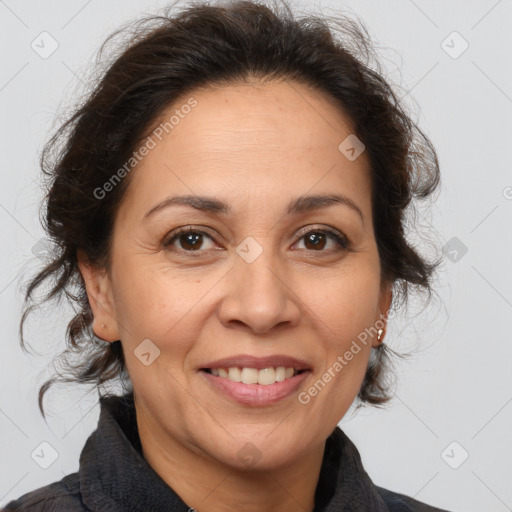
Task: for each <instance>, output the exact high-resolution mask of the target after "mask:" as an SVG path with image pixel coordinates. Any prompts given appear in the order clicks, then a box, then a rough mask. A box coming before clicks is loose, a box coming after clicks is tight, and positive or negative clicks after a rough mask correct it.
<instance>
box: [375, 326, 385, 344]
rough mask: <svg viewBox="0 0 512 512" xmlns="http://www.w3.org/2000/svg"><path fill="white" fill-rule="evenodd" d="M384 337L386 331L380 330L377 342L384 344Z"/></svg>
mask: <svg viewBox="0 0 512 512" xmlns="http://www.w3.org/2000/svg"><path fill="white" fill-rule="evenodd" d="M383 335H384V329H379V330H378V331H377V341H378V342H379V343H382V337H383Z"/></svg>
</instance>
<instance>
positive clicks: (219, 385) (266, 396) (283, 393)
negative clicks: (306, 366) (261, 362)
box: [199, 365, 311, 406]
mask: <svg viewBox="0 0 512 512" xmlns="http://www.w3.org/2000/svg"><path fill="white" fill-rule="evenodd" d="M232 366H236V365H232ZM244 366H245V365H244ZM267 366H272V365H267ZM279 366H285V365H279ZM246 367H247V368H249V367H250V366H246ZM220 368H222V366H220ZM252 368H254V366H252ZM263 368H265V367H263ZM199 373H200V374H201V375H203V376H204V378H205V379H206V380H207V381H208V383H210V384H211V385H212V386H213V387H214V388H215V389H216V390H217V391H220V392H221V393H223V394H225V395H227V396H229V397H230V398H232V399H233V400H235V401H236V402H239V403H242V404H246V405H253V406H263V405H269V404H273V403H276V402H278V401H279V400H282V399H283V398H286V397H287V396H290V395H291V394H292V393H293V392H294V391H295V390H296V389H297V388H298V387H299V386H300V384H301V383H302V382H303V381H304V379H306V378H307V376H308V375H309V374H310V373H311V372H310V371H304V372H302V373H299V374H297V375H295V376H293V377H291V378H289V379H285V380H284V381H282V382H276V383H274V384H269V385H268V386H263V385H261V384H243V383H242V382H234V381H232V380H229V379H228V378H223V377H216V376H215V375H212V374H211V373H208V372H205V371H200V372H199Z"/></svg>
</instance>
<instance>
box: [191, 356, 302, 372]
mask: <svg viewBox="0 0 512 512" xmlns="http://www.w3.org/2000/svg"><path fill="white" fill-rule="evenodd" d="M278 366H284V367H285V368H295V369H297V370H311V367H310V366H309V365H308V363H306V362H305V361H303V360H301V359H296V358H295V357H290V356H286V355H283V354H276V355H273V356H267V357H254V356H250V355H246V354H238V355H236V356H232V357H225V358H223V359H217V360H216V361H212V362H210V363H206V364H205V365H204V366H202V367H201V368H209V369H212V368H234V367H237V368H256V369H257V370H262V369H263V368H269V367H273V368H277V367H278Z"/></svg>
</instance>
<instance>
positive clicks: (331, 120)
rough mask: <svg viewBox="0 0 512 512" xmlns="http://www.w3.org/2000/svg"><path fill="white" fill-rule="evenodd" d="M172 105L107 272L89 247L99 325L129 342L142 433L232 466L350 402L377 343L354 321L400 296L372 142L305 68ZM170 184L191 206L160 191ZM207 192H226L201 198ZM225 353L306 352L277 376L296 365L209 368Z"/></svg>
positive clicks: (326, 421) (283, 443)
mask: <svg viewBox="0 0 512 512" xmlns="http://www.w3.org/2000/svg"><path fill="white" fill-rule="evenodd" d="M191 98H193V100H195V101H193V100H190V99H191ZM189 100H190V101H189ZM184 105H195V106H193V107H190V108H188V107H183V106H184ZM176 111H178V112H176ZM173 114H174V115H175V116H176V117H175V118H174V119H173V124H172V125H171V124H168V125H167V132H168V133H166V130H162V129H161V128H160V129H157V131H156V132H154V133H153V135H152V139H153V141H154V143H155V144H153V143H150V144H149V146H151V147H152V149H149V151H148V154H147V155H146V156H144V157H143V159H142V160H141V162H140V163H139V165H138V166H137V167H136V168H135V169H134V170H133V171H131V172H132V175H131V176H130V178H131V180H132V181H131V183H130V185H129V187H128V190H127V192H126V195H125V196H124V199H123V202H122V203H121V205H120V208H119V210H118V212H117V216H116V221H115V226H114V232H113V244H112V252H111V270H110V272H109V273H108V274H101V273H97V272H96V273H93V274H89V273H88V271H87V270H86V268H85V267H84V266H83V265H81V269H82V272H83V273H84V277H86V282H87V287H88V293H89V297H90V298H91V297H94V298H93V300H91V306H92V307H93V311H94V316H95V320H94V330H95V332H96V334H97V335H98V336H100V337H103V338H104V339H107V340H116V339H120V340H121V342H122V346H123V351H124V355H125V360H126V365H127V368H128V372H129V374H130V377H131V380H132V383H133V388H134V391H135V397H136V408H137V418H138V422H139V428H140V426H141V425H144V432H145V434H144V435H149V434H146V433H147V432H150V435H151V437H152V438H153V439H154V440H155V441H158V443H159V444H160V445H161V446H162V447H165V446H171V445H179V446H181V447H182V448H184V449H185V450H189V451H191V452H193V453H195V454H196V455H201V456H206V457H211V458H212V459H213V460H215V461H217V462H220V463H222V464H226V465H229V466H232V467H239V468H243V467H247V464H248V460H250V459H251V457H252V460H253V461H254V463H256V462H257V464H258V467H259V468H263V469H265V468H276V467H279V466H284V465H286V464H289V463H293V461H294V460H295V459H296V458H298V457H300V456H301V454H302V455H303V454H305V453H307V451H308V450H312V449H314V448H315V447H318V446H319V444H320V443H323V441H324V440H325V438H326V437H327V436H328V435H329V434H330V433H331V432H332V430H333V429H334V428H335V426H336V424H337V423H338V422H339V421H340V420H341V418H342V417H343V415H344V414H345V412H346V411H347V410H348V408H349V407H350V405H351V403H352V402H353V400H354V398H355V397H356V395H357V393H358V391H359V389H360V386H361V382H362V379H363V377H364V374H365V371H366V367H367V363H368V357H369V354H370V350H371V346H372V344H373V346H376V344H377V341H376V338H375V336H374V335H373V333H374V332H375V331H372V336H370V337H368V339H367V341H366V343H363V342H361V341H360V340H361V339H362V338H361V336H360V335H361V333H363V332H364V331H365V329H369V328H371V327H373V326H375V324H376V322H377V321H379V320H380V319H381V318H382V316H381V314H382V313H386V311H387V309H388V307H389V303H390V300H391V294H390V293H389V292H388V291H386V292H384V291H381V287H380V285H381V276H380V268H379V258H378V252H377V246H376V241H375V237H374V233H373V225H372V205H371V182H370V176H369V164H368V159H367V156H366V154H365V153H364V151H363V153H362V154H360V156H357V155H358V152H359V151H360V149H361V147H360V146H358V145H357V144H356V145H355V146H354V139H353V138H349V139H348V140H347V141H345V139H346V138H347V137H349V136H351V134H352V129H351V126H350V124H349V122H348V120H347V118H345V117H344V116H343V115H342V114H341V113H340V112H339V110H338V109H337V108H336V107H335V105H334V104H333V103H332V102H331V101H330V100H329V99H328V98H326V97H325V96H323V95H322V94H321V93H319V92H318V91H315V90H312V89H310V88H308V87H306V86H304V85H300V84H297V83H294V82H293V83H292V82H285V81H272V82H269V83H266V84H264V85H257V86H256V85H247V84H240V85H234V86H229V87H221V88H212V89H210V90H201V91H197V93H194V94H191V95H190V96H187V97H184V99H183V101H182V102H180V103H179V104H178V103H177V104H175V105H173V107H172V108H170V109H168V110H167V111H166V115H165V116H164V118H165V119H166V120H168V119H169V118H170V117H171V116H172V115H173ZM177 120H178V121H177ZM171 126H172V129H170V127H171ZM156 134H158V136H157V135H156ZM352 137H353V135H352ZM159 139H161V140H159ZM344 141H345V142H344ZM356 142H357V141H356ZM342 143H343V144H342ZM340 144H342V145H341V147H340ZM153 146H154V147H153ZM351 147H352V148H354V151H352V150H351V149H350V148H351ZM136 149H137V148H136ZM356 157H357V158H356ZM313 195H314V196H332V195H338V196H341V197H342V198H344V199H342V200H341V201H339V202H330V201H324V202H323V203H322V202H316V203H315V202H314V201H313V202H308V201H307V200H306V199H304V197H308V196H313ZM177 196H192V198H193V199H195V201H196V202H197V204H196V206H197V207H193V206H191V205H190V204H188V205H187V204H180V203H178V202H175V203H174V204H170V202H169V203H167V205H166V203H163V202H165V201H168V200H169V199H170V198H174V197H177ZM206 196H207V197H208V198H210V199H211V202H209V203H208V202H206V203H205V202H201V203H200V202H199V201H198V198H199V197H206ZM301 197H302V198H303V199H302V201H301V202H300V203H298V204H297V200H298V199H299V198H301ZM214 201H215V204H216V202H222V203H224V204H225V205H226V208H225V209H219V208H210V209H209V208H206V209H204V208H201V207H200V206H201V204H202V205H203V206H210V207H211V206H214V203H213V202H214ZM315 204H316V207H315V208H308V205H309V206H315ZM157 205H159V207H158V208H156V209H155V207H156V206H157ZM290 205H295V207H292V208H290ZM289 210H290V211H289ZM150 212H151V213H150ZM187 226H190V227H191V233H189V234H188V235H187V234H186V233H185V234H181V235H179V236H176V237H174V232H175V230H177V229H178V228H181V227H187ZM330 232H333V233H334V236H333V235H332V234H331V233H330ZM336 234H337V235H339V237H340V240H341V242H338V241H337V239H336ZM102 323H103V324H105V327H104V328H103V327H102V326H101V324H102ZM358 336H359V338H358ZM354 342H355V344H354ZM355 347H358V349H357V348H355ZM350 350H352V358H351V360H348V359H349V358H347V357H346V356H345V354H346V352H347V351H350ZM245 356H246V357H247V359H245V360H244V359H243V357H245ZM251 357H252V358H256V359H255V360H251V359H250V358H251ZM286 357H288V358H295V359H296V360H297V361H293V360H291V359H290V360H288V361H287V360H286V359H285V358H286ZM226 358H228V359H229V358H234V359H232V360H231V361H225V362H222V361H221V362H218V361H219V360H221V359H226ZM264 358H266V359H264ZM298 361H300V362H301V363H300V364H299V362H298ZM342 361H343V362H342ZM336 362H338V364H336ZM219 367H223V368H229V367H233V368H235V367H242V368H243V367H246V368H256V369H257V368H259V367H262V368H268V367H285V368H286V367H296V368H297V367H298V368H301V369H305V368H306V369H307V370H306V371H304V372H302V373H300V374H299V375H297V376H295V377H292V378H290V379H285V380H284V381H282V382H277V383H274V384H269V385H266V384H264V382H268V381H266V380H265V379H269V381H272V382H275V380H276V375H277V379H278V380H282V379H283V378H284V377H286V376H287V375H288V376H289V375H290V373H291V371H290V370H288V372H287V371H286V370H285V371H284V372H283V370H280V369H279V370H277V371H275V372H274V373H272V372H273V371H272V370H263V371H261V372H257V371H256V370H244V371H242V372H241V375H238V373H239V372H237V371H236V370H232V371H231V374H230V375H231V376H232V377H233V378H234V379H237V378H238V377H243V379H244V381H245V383H244V382H242V383H236V382H234V381H231V380H230V379H228V378H226V377H223V376H222V375H224V374H223V373H222V371H220V370H219V372H220V375H219V376H216V375H214V373H216V372H213V373H208V372H207V371H205V369H207V368H210V369H212V368H219ZM340 367H341V369H340ZM283 373H284V375H283ZM329 377H330V378H329ZM251 379H253V380H255V379H260V381H259V382H262V383H252V384H250V383H247V382H252V381H251ZM319 380H320V381H321V382H320V383H318V381H319ZM315 383H317V384H316V387H315ZM315 390H316V391H315ZM246 443H250V444H246Z"/></svg>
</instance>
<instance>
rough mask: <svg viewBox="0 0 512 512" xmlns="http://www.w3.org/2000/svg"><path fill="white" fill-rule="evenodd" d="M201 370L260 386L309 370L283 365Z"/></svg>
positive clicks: (234, 380)
mask: <svg viewBox="0 0 512 512" xmlns="http://www.w3.org/2000/svg"><path fill="white" fill-rule="evenodd" d="M201 370H202V371H204V372H206V373H209V374H211V375H214V376H216V377H219V378H221V379H228V380H230V381H232V382H240V383H242V384H260V385H261V386H269V385H271V384H275V383H276V382H283V381H285V380H288V379H291V378H293V377H295V376H296V375H299V374H301V373H304V372H306V371H309V370H297V369H296V368H286V367H284V366H278V367H275V368H274V367H269V368H263V369H261V370H258V369H257V368H239V367H236V366H235V367H230V368H202V369H201Z"/></svg>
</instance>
